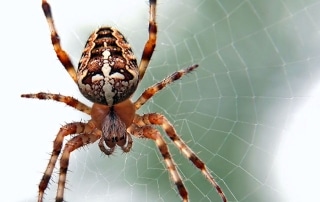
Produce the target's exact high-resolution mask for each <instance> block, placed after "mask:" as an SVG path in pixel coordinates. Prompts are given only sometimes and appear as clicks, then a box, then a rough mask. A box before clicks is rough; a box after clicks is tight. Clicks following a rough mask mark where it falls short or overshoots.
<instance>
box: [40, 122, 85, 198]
mask: <svg viewBox="0 0 320 202" xmlns="http://www.w3.org/2000/svg"><path fill="white" fill-rule="evenodd" d="M84 129H85V124H84V123H81V122H75V123H68V124H66V125H64V126H62V127H61V128H60V130H59V132H58V134H57V136H56V139H55V140H54V142H53V150H52V153H51V157H50V160H49V163H48V165H47V168H46V171H45V172H44V174H43V176H42V179H41V181H40V184H39V195H38V202H42V200H43V194H44V191H45V189H46V188H47V187H48V183H49V181H50V179H51V175H52V172H53V169H54V167H55V165H56V162H57V159H58V156H59V154H60V152H61V149H62V144H63V139H64V137H65V136H67V135H71V134H78V133H82V132H83V131H84Z"/></svg>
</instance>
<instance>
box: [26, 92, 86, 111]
mask: <svg viewBox="0 0 320 202" xmlns="http://www.w3.org/2000/svg"><path fill="white" fill-rule="evenodd" d="M21 97H24V98H37V99H40V100H55V101H57V102H63V103H65V104H67V105H69V106H71V107H73V108H75V109H77V110H79V111H82V112H84V113H86V114H88V115H90V114H91V107H89V106H87V105H86V104H84V103H82V102H80V101H79V100H77V99H75V98H73V97H71V96H64V95H60V94H53V93H43V92H40V93H32V94H22V95H21Z"/></svg>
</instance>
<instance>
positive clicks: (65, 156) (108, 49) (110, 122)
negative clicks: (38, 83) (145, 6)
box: [21, 0, 227, 202]
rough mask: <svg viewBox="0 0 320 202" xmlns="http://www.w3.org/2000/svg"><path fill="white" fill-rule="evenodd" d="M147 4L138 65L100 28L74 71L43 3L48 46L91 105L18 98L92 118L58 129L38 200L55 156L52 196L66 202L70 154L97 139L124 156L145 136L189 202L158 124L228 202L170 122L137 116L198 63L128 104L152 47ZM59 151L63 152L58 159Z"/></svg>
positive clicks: (120, 39) (153, 28)
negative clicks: (145, 38) (55, 178)
mask: <svg viewBox="0 0 320 202" xmlns="http://www.w3.org/2000/svg"><path fill="white" fill-rule="evenodd" d="M149 3H150V17H149V39H148V41H147V42H146V44H145V46H144V50H143V54H142V56H141V61H140V63H139V65H137V61H136V59H135V57H134V55H133V53H132V50H131V47H130V45H129V43H128V42H127V41H126V39H125V38H124V36H123V35H122V34H121V33H120V32H119V31H118V30H116V29H115V28H112V27H101V28H99V29H98V30H96V31H95V32H93V33H92V34H91V35H90V37H89V39H88V41H87V43H86V45H85V48H84V51H83V54H82V56H81V59H80V62H79V66H78V71H77V72H76V71H75V68H74V66H73V64H72V62H71V60H70V58H69V56H68V55H67V53H66V52H65V51H64V50H63V49H62V47H61V45H60V39H59V36H58V34H57V31H56V28H55V26H54V23H53V18H52V13H51V8H50V5H49V4H48V2H47V0H42V9H43V11H44V14H45V16H46V19H47V22H48V25H49V28H50V32H51V40H52V44H53V47H54V50H55V52H56V54H57V56H58V59H59V60H60V62H61V63H62V65H63V66H64V67H65V69H66V70H67V72H68V73H69V75H70V76H71V78H72V79H73V81H74V82H75V83H76V84H77V85H78V87H79V89H80V91H81V93H82V94H83V95H84V96H85V97H86V98H87V99H89V100H90V101H92V102H93V105H92V107H90V106H87V105H86V104H84V103H82V102H80V101H79V100H77V99H75V98H73V97H70V96H64V95H60V94H52V93H43V92H40V93H37V94H23V95H21V96H22V97H26V98H38V99H51V100H56V101H58V102H63V103H65V104H67V105H69V106H71V107H74V108H75V109H77V110H79V111H82V112H84V113H86V114H88V115H90V116H91V119H90V120H89V121H87V122H71V123H67V124H65V125H64V126H62V127H61V128H60V130H59V132H58V134H57V136H56V138H55V140H54V143H53V150H52V154H51V158H50V161H49V163H48V166H47V168H46V170H45V172H44V174H43V177H42V179H41V181H40V184H39V194H38V202H42V201H43V195H44V191H45V190H46V189H47V186H48V184H49V181H50V179H51V175H52V173H53V169H54V167H55V165H56V162H57V159H58V157H59V156H61V157H60V169H59V181H58V189H57V194H56V201H57V202H60V201H63V200H64V199H63V196H64V190H65V182H66V175H67V171H68V166H69V157H70V154H71V152H73V151H74V150H76V149H78V148H81V147H83V146H85V145H87V144H91V143H94V142H96V141H98V140H99V142H98V146H99V148H100V150H101V151H102V152H103V153H104V154H106V155H110V154H112V152H113V151H114V150H115V148H116V146H119V147H120V148H121V149H122V150H123V151H124V152H129V151H130V149H131V147H132V143H133V140H132V137H131V136H135V137H137V138H147V139H150V140H153V141H154V142H155V143H156V145H157V147H158V148H159V151H160V153H161V155H162V156H163V159H164V163H165V164H166V167H167V168H168V171H169V173H170V175H171V179H172V180H173V181H174V183H175V185H176V187H177V189H178V192H179V195H180V196H181V198H182V199H183V201H188V192H187V189H186V187H185V185H184V183H183V181H182V178H181V176H180V174H179V172H178V170H177V168H176V164H175V163H174V160H173V158H172V157H171V154H170V151H169V148H168V146H167V143H166V142H165V140H164V138H163V137H162V135H161V133H160V132H159V130H157V129H156V128H155V127H154V126H160V127H161V128H162V129H163V131H164V132H165V133H166V135H167V136H168V137H169V138H170V139H171V140H172V141H173V143H174V144H175V146H176V147H177V148H178V149H179V150H180V151H181V153H182V154H183V155H184V156H185V157H186V158H188V159H189V160H190V161H191V162H192V163H193V164H194V165H195V166H196V167H197V168H198V169H199V170H200V171H201V173H202V174H203V175H204V177H205V178H206V179H207V180H208V181H209V182H210V183H211V185H212V186H213V187H214V188H215V189H216V190H217V192H218V194H219V195H220V197H221V199H222V200H223V201H227V199H226V197H225V195H224V193H223V191H222V190H221V188H220V187H219V185H218V184H217V183H216V181H215V180H214V178H213V177H212V175H211V174H210V172H209V171H208V170H207V168H206V166H205V164H204V163H203V161H202V160H201V159H200V158H199V157H198V156H197V155H196V154H195V153H194V152H193V151H192V150H191V149H190V148H189V147H188V145H186V144H185V143H184V141H183V140H182V139H181V138H180V136H179V135H178V134H177V133H176V131H175V129H174V127H173V126H172V124H171V123H170V122H169V121H168V120H167V119H166V118H165V117H164V116H163V115H161V114H159V113H148V114H144V115H139V114H137V113H136V111H137V110H138V109H139V108H140V107H141V106H142V105H143V104H144V103H146V102H147V101H148V100H149V99H150V98H151V97H152V96H153V95H155V94H156V93H157V92H159V91H160V90H161V89H163V88H165V87H166V86H167V85H168V84H170V83H172V82H173V81H175V80H178V79H180V78H181V77H182V76H183V75H185V74H187V73H189V72H191V71H193V70H194V69H196V68H197V67H198V65H192V66H190V67H188V68H186V69H183V70H180V71H177V72H175V73H173V74H171V75H170V76H168V77H167V78H165V79H163V80H162V81H160V82H158V83H156V84H154V85H153V86H151V87H149V88H147V89H146V90H145V91H144V92H143V93H142V95H141V96H140V97H139V98H138V99H137V100H136V101H135V102H132V101H131V100H130V97H131V96H132V94H133V93H134V92H135V90H136V88H137V86H138V83H139V82H140V81H141V79H142V78H143V76H144V74H145V71H146V69H147V67H148V64H149V62H150V59H151V56H152V54H153V51H154V48H155V45H156V39H157V25H156V0H149ZM72 134H74V135H75V136H72V138H71V139H70V140H69V141H68V142H67V143H66V144H65V145H64V146H63V140H64V137H65V136H68V135H72ZM61 151H62V154H61V155H60V153H61Z"/></svg>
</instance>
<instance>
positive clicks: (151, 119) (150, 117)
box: [135, 113, 227, 202]
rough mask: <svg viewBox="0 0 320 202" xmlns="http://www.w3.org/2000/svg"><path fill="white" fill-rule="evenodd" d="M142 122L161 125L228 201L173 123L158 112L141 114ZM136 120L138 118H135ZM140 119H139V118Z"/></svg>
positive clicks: (222, 197) (224, 199) (225, 199)
mask: <svg viewBox="0 0 320 202" xmlns="http://www.w3.org/2000/svg"><path fill="white" fill-rule="evenodd" d="M137 119H140V122H143V123H144V124H146V125H150V124H151V125H159V126H161V127H162V128H163V130H164V131H165V132H166V134H167V135H168V136H169V138H170V139H171V140H172V141H173V142H174V144H175V145H176V147H177V148H178V149H179V150H180V151H181V152H182V153H183V154H184V156H185V157H186V158H188V159H189V160H190V161H191V162H192V163H193V164H194V165H195V166H196V167H197V168H198V169H199V170H200V171H201V173H202V174H203V175H204V177H205V178H206V179H207V180H208V181H209V182H210V183H211V184H212V186H213V187H214V188H215V189H216V191H217V192H218V194H219V195H220V197H221V199H222V201H224V202H226V201H227V198H226V196H225V194H224V193H223V191H222V189H221V187H220V186H219V185H218V183H217V182H216V181H215V179H214V178H213V176H212V175H211V174H210V172H209V171H208V169H207V167H206V165H205V164H204V163H203V161H202V160H201V159H200V158H199V157H198V156H197V155H196V154H195V153H194V152H193V151H192V150H191V149H190V148H189V147H188V145H186V143H184V141H183V140H182V139H181V138H180V137H179V135H178V134H177V132H176V130H175V129H174V127H173V126H172V124H171V123H170V122H169V121H168V120H167V119H166V118H165V117H164V116H163V115H162V114H157V113H151V114H145V115H143V116H140V117H139V118H137ZM135 121H136V120H135ZM137 121H138V120H137Z"/></svg>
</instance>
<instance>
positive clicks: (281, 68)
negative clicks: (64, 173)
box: [1, 0, 320, 202]
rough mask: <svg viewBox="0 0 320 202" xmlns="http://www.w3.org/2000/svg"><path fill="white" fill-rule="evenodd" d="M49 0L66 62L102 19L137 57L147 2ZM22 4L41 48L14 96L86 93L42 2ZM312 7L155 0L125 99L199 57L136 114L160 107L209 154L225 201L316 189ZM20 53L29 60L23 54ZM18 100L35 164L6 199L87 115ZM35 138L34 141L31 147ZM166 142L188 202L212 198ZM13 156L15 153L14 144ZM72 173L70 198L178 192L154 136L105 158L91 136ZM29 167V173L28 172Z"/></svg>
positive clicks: (30, 193) (317, 26)
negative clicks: (67, 127) (148, 44)
mask: <svg viewBox="0 0 320 202" xmlns="http://www.w3.org/2000/svg"><path fill="white" fill-rule="evenodd" d="M50 3H51V4H52V7H53V13H54V17H55V22H56V25H57V28H58V31H59V33H60V36H61V39H62V42H63V46H64V47H65V49H66V50H67V51H68V52H69V53H70V55H71V57H72V60H73V61H74V64H77V62H78V59H79V57H80V55H81V52H82V48H83V46H84V43H85V41H86V39H87V37H88V35H89V34H90V32H91V31H92V30H94V29H95V28H97V27H98V26H101V25H112V26H115V27H117V28H119V29H120V30H121V32H122V33H123V34H124V35H125V36H127V39H128V41H129V42H130V44H131V46H132V47H133V50H134V51H135V54H136V56H137V57H138V58H139V57H140V55H141V52H142V49H143V45H144V43H145V41H146V39H147V21H148V2H147V1H134V3H133V1H130V0H118V1H102V0H93V1H90V3H89V1H75V0H68V1H58V0H57V1H52V2H50ZM31 6H32V7H33V8H37V9H35V10H36V11H34V12H35V14H34V16H35V17H34V19H33V20H34V21H33V22H34V23H35V24H36V26H37V27H38V28H39V32H36V33H34V32H35V31H33V30H31V31H29V32H32V33H29V34H30V36H29V38H30V39H31V38H33V39H34V41H35V40H37V41H41V42H39V44H36V45H34V44H32V46H33V47H34V46H35V47H34V50H35V51H37V52H38V53H39V52H42V51H39V50H43V52H45V54H44V56H43V58H37V60H36V61H34V60H30V59H26V61H27V62H24V65H25V66H28V69H26V70H21V71H23V72H22V75H28V77H23V78H21V80H22V81H24V82H22V83H24V85H23V86H22V85H21V86H20V87H19V89H20V91H19V93H18V94H20V93H22V92H38V91H49V92H54V93H57V92H59V93H61V94H65V95H72V96H74V97H76V98H80V100H82V101H84V102H86V101H85V100H84V99H83V98H82V97H81V95H80V94H79V93H78V90H77V87H76V86H75V85H74V84H73V83H72V81H71V79H70V78H69V77H68V75H67V74H66V73H65V70H63V68H61V65H60V64H59V62H58V61H57V60H56V59H55V56H54V52H53V51H52V47H51V46H50V41H49V33H48V30H47V25H46V22H45V20H44V17H43V16H42V11H41V10H40V5H39V2H38V1H35V2H32V5H30V4H29V3H28V8H30V7H31ZM22 7H23V6H22ZM33 8H32V9H33ZM319 9H320V1H317V0H296V1H289V0H278V1H253V0H251V1H249V0H247V1H222V0H220V1H217V0H198V1H194V0H185V1H181V0H176V1H173V2H172V1H168V0H159V5H158V12H157V17H158V25H159V35H158V37H159V38H158V44H157V48H156V51H155V53H154V56H153V59H152V62H151V65H150V68H149V69H148V70H147V73H146V76H145V78H144V80H143V81H142V82H141V84H140V86H139V89H138V90H137V92H136V94H135V96H134V99H135V98H137V96H139V95H140V94H141V92H143V90H144V89H145V88H146V87H148V86H150V85H152V84H154V83H155V82H157V81H160V80H161V79H163V78H164V77H166V76H167V75H169V74H170V73H172V72H174V71H177V70H179V69H181V68H184V67H187V66H189V65H191V64H194V63H197V64H199V65H200V68H198V70H196V72H194V73H191V74H190V75H187V76H185V77H184V78H183V79H182V80H180V81H177V82H175V83H174V84H172V85H170V86H169V87H167V88H166V89H165V90H163V91H162V92H160V93H159V94H158V95H156V96H155V97H154V98H153V99H152V100H151V101H150V102H149V103H148V104H146V105H145V106H143V109H141V110H140V111H139V113H140V114H143V113H148V112H159V113H162V114H164V115H165V116H166V117H167V118H168V119H169V120H170V121H171V122H172V123H173V124H174V126H175V128H176V130H177V132H178V133H179V134H180V135H181V137H182V139H183V140H184V141H186V142H187V143H188V145H189V146H190V147H191V148H192V149H193V151H195V152H196V153H197V154H198V155H199V156H200V158H201V159H202V160H203V161H204V162H205V163H206V165H207V167H208V168H209V169H210V171H211V172H212V174H213V175H214V177H215V179H216V180H217V181H218V183H219V185H220V186H221V187H222V189H223V191H224V192H225V194H226V195H227V197H228V199H229V201H246V202H250V201H307V199H308V197H310V198H309V199H315V198H316V197H317V196H316V193H317V192H316V191H315V190H313V189H312V188H313V187H316V185H314V184H312V183H313V182H312V181H314V182H317V181H319V180H320V179H319V174H316V173H318V171H317V170H319V169H318V168H319V167H317V166H316V165H313V164H312V163H313V162H314V159H315V158H318V157H316V156H315V154H316V153H317V152H318V153H319V150H317V149H316V148H319V147H318V146H316V145H315V142H317V141H319V138H318V139H315V136H316V132H318V131H319V126H317V125H316V123H315V121H314V120H315V114H316V112H319V109H320V106H319V103H320V102H319V101H320V100H319V90H317V89H319V88H318V87H317V86H319V78H320V68H319V65H318V64H319V62H320V58H319V55H320V43H319V41H320V20H319V19H320V16H319V14H318V13H319V12H318V11H319ZM24 12H25V11H24ZM67 14H68V15H67ZM26 20H27V19H26ZM31 20H32V19H28V22H26V24H28V23H29V21H31ZM22 26H23V25H22ZM30 41H32V40H30ZM26 46H28V47H29V45H28V44H26ZM30 47H31V45H30ZM26 56H29V57H32V56H31V52H29V53H28V52H27V53H26ZM29 57H28V58H29ZM33 57H34V56H33ZM34 63H35V64H36V65H32V64H34ZM43 64H46V65H43ZM30 66H31V67H30ZM29 67H30V68H29ZM59 67H60V68H59ZM33 68H34V69H33ZM44 69H45V70H44ZM47 69H48V70H47ZM24 71H25V72H24ZM30 71H32V72H39V75H40V73H41V74H42V73H44V71H45V74H46V75H45V76H37V75H34V74H30ZM58 74H59V75H58ZM29 75H30V76H29ZM49 75H50V76H49ZM30 79H31V80H32V81H30ZM26 83H28V85H27V84H26ZM39 83H41V85H39ZM50 83H52V85H51V86H50ZM42 85H43V86H42ZM14 96H16V95H14ZM17 102H19V103H18V104H17V105H18V106H19V107H20V106H23V109H22V108H21V109H20V112H21V116H22V117H21V120H23V121H21V122H23V125H22V126H23V127H21V128H23V130H21V131H20V132H19V131H18V133H17V134H19V135H25V134H28V137H21V138H26V139H21V143H17V144H18V146H19V148H22V149H23V151H26V153H25V154H24V155H26V157H25V158H26V159H27V158H28V157H30V160H24V159H23V160H21V162H24V164H25V165H29V164H30V162H33V163H32V166H31V165H30V166H26V170H25V171H24V173H22V174H21V175H22V176H20V174H19V173H20V172H21V171H20V170H19V171H18V170H17V171H15V173H18V174H16V175H18V178H19V179H25V180H23V182H21V185H19V186H21V188H18V190H21V194H20V195H19V196H12V195H10V199H13V201H34V199H35V196H36V191H37V187H36V184H37V183H38V181H39V179H40V177H41V174H42V173H41V172H43V170H44V168H45V166H46V165H47V159H48V155H47V154H46V152H50V151H51V145H52V143H51V141H52V140H53V138H54V135H55V133H56V131H57V130H58V128H59V126H60V125H61V124H63V123H65V122H71V121H79V120H87V119H88V118H89V117H87V116H85V115H82V114H80V113H78V112H76V111H75V110H72V109H69V108H67V107H65V108H64V107H63V106H61V104H58V103H52V102H42V101H38V100H32V101H30V100H22V101H20V100H19V101H17ZM310 108H311V109H312V110H311V111H310ZM30 114H31V115H30ZM19 118H20V117H19ZM35 125H36V126H35ZM12 127H15V126H12ZM19 130H20V129H19ZM17 134H16V135H17ZM29 134H30V136H29ZM166 140H167V141H168V142H170V141H169V139H166ZM34 141H36V143H32V142H34ZM33 144H34V145H37V146H30V145H33ZM169 147H170V151H171V152H172V155H173V157H174V160H175V161H176V164H177V165H178V169H179V171H180V172H181V175H182V177H183V179H184V182H185V185H186V186H187V189H188V191H189V196H190V199H191V201H219V200H220V199H219V196H218V195H217V193H216V191H215V189H214V188H212V187H211V186H210V184H209V183H208V182H207V181H206V180H205V179H204V177H203V176H202V175H201V173H200V172H199V171H198V170H197V169H196V168H195V167H194V166H193V165H192V164H191V163H190V162H189V161H188V160H186V159H185V158H184V157H183V156H181V154H180V152H179V151H177V149H176V148H175V147H174V145H173V144H171V143H170V144H169ZM31 148H32V149H31ZM1 153H3V152H1ZM13 155H14V154H13ZM307 157H308V158H307ZM16 158H21V153H20V154H19V156H18V155H17V156H16ZM19 166H20V169H21V165H20V164H17V165H16V166H14V167H17V168H19ZM315 168H317V169H315ZM69 170H70V172H69V173H68V183H67V187H68V189H69V190H67V191H66V194H65V198H66V199H67V200H68V201H77V202H82V201H97V202H98V201H180V198H179V195H178V193H177V191H176V187H175V186H174V184H173V183H172V182H171V181H170V179H169V175H168V173H167V170H166V168H165V166H164V165H163V162H162V157H161V155H160V154H159V152H158V149H157V148H156V146H155V144H154V143H153V142H152V141H148V140H144V139H134V146H133V149H132V151H131V152H130V153H128V154H122V153H121V152H120V150H117V151H116V152H115V154H114V155H112V156H111V157H105V156H104V155H102V154H101V152H100V151H99V148H98V147H97V145H96V144H93V145H90V146H88V147H86V148H84V149H80V150H78V151H76V152H74V153H73V154H72V157H71V159H70V168H69ZM11 172H12V171H11ZM26 172H28V173H33V174H34V175H30V176H25V175H26V174H27V173H26ZM27 175H28V174H27ZM311 180H312V181H311ZM53 181H55V182H54V183H51V185H50V190H48V191H47V195H46V199H47V200H48V201H53V199H54V197H55V192H56V182H57V178H56V175H55V176H54V180H53ZM300 183H303V184H300ZM33 185H34V186H33ZM304 187H308V189H307V190H305V189H304ZM310 189H311V191H310ZM15 191H17V189H15ZM8 193H10V192H8ZM13 197H17V198H13ZM4 198H6V197H5V196H4ZM317 198H318V197H317ZM7 201H12V200H7Z"/></svg>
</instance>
